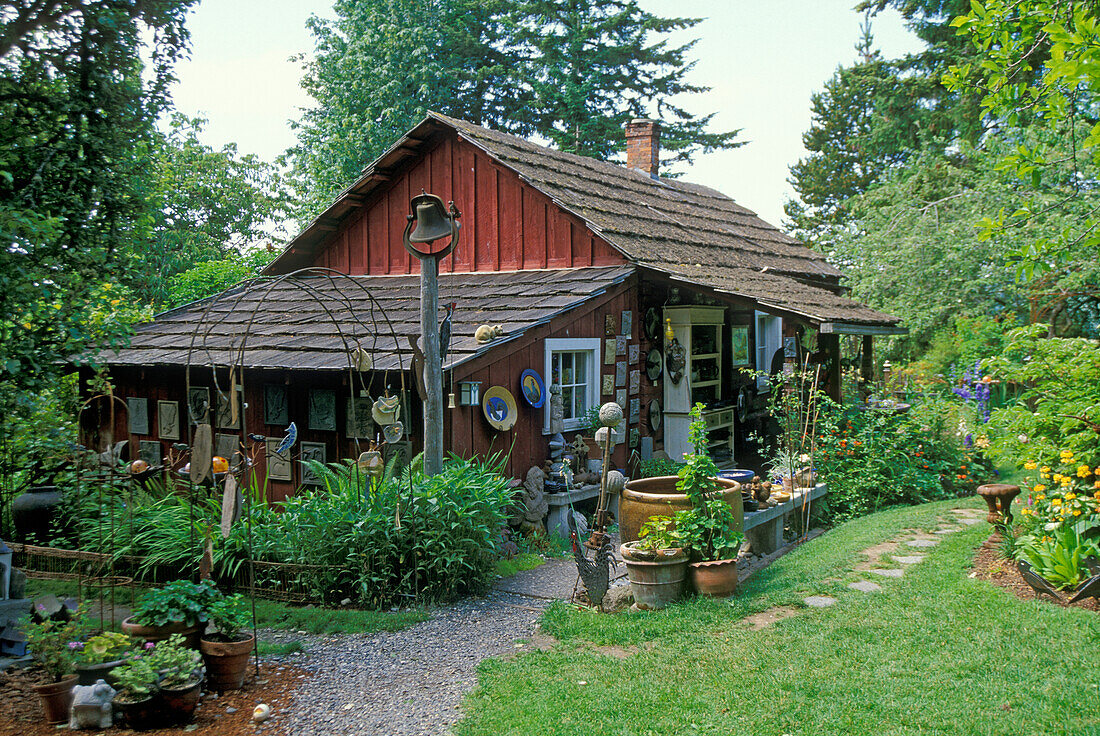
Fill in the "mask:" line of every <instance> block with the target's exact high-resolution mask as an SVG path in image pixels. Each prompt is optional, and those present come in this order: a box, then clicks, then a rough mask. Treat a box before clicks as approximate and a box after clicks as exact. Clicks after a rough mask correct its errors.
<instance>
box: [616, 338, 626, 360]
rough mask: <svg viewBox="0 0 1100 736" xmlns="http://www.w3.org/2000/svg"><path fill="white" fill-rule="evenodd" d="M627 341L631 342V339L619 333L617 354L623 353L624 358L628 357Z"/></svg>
mask: <svg viewBox="0 0 1100 736" xmlns="http://www.w3.org/2000/svg"><path fill="white" fill-rule="evenodd" d="M627 342H629V340H628V339H627V338H626V337H625V336H623V335H619V336H618V337H616V338H615V355H621V356H623V357H624V358H625V357H626V344H627Z"/></svg>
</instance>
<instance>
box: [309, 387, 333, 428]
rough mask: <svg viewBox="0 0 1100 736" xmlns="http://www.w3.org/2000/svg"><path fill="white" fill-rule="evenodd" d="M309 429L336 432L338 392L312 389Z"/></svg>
mask: <svg viewBox="0 0 1100 736" xmlns="http://www.w3.org/2000/svg"><path fill="white" fill-rule="evenodd" d="M309 428H310V429H321V430H327V431H330V432H334V431H336V392H335V391H333V390H332V389H327V388H314V389H310V391H309Z"/></svg>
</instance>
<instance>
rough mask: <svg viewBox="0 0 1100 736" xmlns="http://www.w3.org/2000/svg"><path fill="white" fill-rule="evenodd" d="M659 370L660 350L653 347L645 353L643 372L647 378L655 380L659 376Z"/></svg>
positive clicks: (660, 367) (660, 368)
mask: <svg viewBox="0 0 1100 736" xmlns="http://www.w3.org/2000/svg"><path fill="white" fill-rule="evenodd" d="M661 370H662V366H661V351H660V350H658V349H657V348H653V349H651V350H650V351H649V352H648V353H646V354H645V374H646V376H648V377H649V380H651V381H656V380H657V379H658V378H660V377H661Z"/></svg>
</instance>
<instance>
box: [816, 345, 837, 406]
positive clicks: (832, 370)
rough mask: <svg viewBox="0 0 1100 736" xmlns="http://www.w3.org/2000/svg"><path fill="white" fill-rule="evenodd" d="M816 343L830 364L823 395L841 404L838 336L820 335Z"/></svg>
mask: <svg viewBox="0 0 1100 736" xmlns="http://www.w3.org/2000/svg"><path fill="white" fill-rule="evenodd" d="M818 341H819V343H818V344H819V345H820V346H821V348H822V349H823V350H824V352H825V355H826V357H827V358H828V360H829V363H830V366H829V374H828V376H826V379H825V393H827V394H828V395H829V398H831V399H832V400H833V401H835V402H837V403H838V404H840V403H843V397H842V396H841V385H842V379H841V375H842V372H841V369H840V336H839V335H833V334H829V333H826V334H823V335H821V336H820V337H819V338H818Z"/></svg>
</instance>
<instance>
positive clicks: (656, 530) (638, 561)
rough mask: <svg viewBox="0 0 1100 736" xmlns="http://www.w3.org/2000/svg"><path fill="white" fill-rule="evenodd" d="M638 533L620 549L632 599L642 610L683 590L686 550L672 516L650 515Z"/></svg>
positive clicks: (666, 601) (676, 596)
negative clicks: (636, 538)
mask: <svg viewBox="0 0 1100 736" xmlns="http://www.w3.org/2000/svg"><path fill="white" fill-rule="evenodd" d="M639 534H640V536H641V538H640V539H638V540H636V541H633V542H626V543H624V544H623V545H622V546H620V548H619V553H620V554H621V555H622V558H623V564H625V565H626V575H627V578H628V579H629V580H630V589H631V591H633V593H634V602H635V604H637V606H638V608H641V609H643V610H657V609H659V608H664V607H665V606H667V605H668V604H669V603H672V602H674V601H677V600H679V598H680V596H681V594H682V593H683V590H684V579H685V578H686V572H687V564H688V557H687V553H686V551H685V550H684V548H683V545H682V543H681V540H680V535H679V533H678V532H677V531H676V529H675V528H674V526H673V520H672V517H671V516H651V517H649V519H647V520H646V522H645V523H644V524H642V527H641V531H640V532H639Z"/></svg>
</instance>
